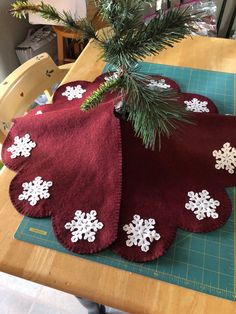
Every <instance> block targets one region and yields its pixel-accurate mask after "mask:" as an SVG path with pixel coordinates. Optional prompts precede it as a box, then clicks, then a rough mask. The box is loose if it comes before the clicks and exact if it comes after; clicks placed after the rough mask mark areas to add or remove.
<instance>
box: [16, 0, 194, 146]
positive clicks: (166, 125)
mask: <svg viewBox="0 0 236 314" xmlns="http://www.w3.org/2000/svg"><path fill="white" fill-rule="evenodd" d="M95 3H96V5H97V8H98V14H99V16H100V18H101V19H102V20H104V21H105V22H107V24H108V25H109V26H110V29H109V30H106V31H102V32H100V34H99V35H98V34H97V33H96V30H95V28H94V26H93V25H92V23H91V22H90V21H88V19H83V20H82V21H77V20H76V19H75V18H74V17H73V16H72V15H71V13H70V12H65V11H63V12H62V13H60V12H58V11H57V10H56V9H55V8H54V7H53V6H51V5H48V4H44V3H43V2H41V3H40V4H38V5H35V4H32V3H30V2H26V1H16V2H15V3H14V4H13V5H12V10H11V13H12V14H13V15H14V16H16V17H19V18H21V17H22V16H24V17H25V14H26V13H27V12H31V13H39V14H40V15H41V16H42V17H43V18H46V19H49V20H52V21H56V22H60V23H61V24H63V25H64V26H66V27H67V28H69V29H71V30H73V31H74V32H79V33H82V34H83V36H84V38H86V39H92V40H94V41H95V42H96V43H97V44H98V45H99V46H100V48H101V57H102V58H103V59H104V60H105V61H106V62H108V63H110V64H111V65H112V66H113V67H114V69H115V71H118V73H120V75H119V78H118V79H113V80H110V81H109V82H105V83H104V84H102V85H101V86H99V88H98V89H97V90H96V91H94V92H93V93H92V95H91V96H90V97H89V98H88V99H86V100H85V102H84V103H83V105H82V106H81V109H82V110H88V109H90V108H94V107H96V106H97V105H98V104H99V103H100V102H101V100H102V97H103V96H104V95H105V94H106V93H107V92H109V91H111V90H113V89H120V91H121V93H122V99H124V102H123V109H124V110H126V112H127V116H128V120H130V121H131V123H132V124H133V126H134V130H135V132H136V134H137V136H139V137H141V138H142V139H143V142H144V144H145V146H146V147H152V148H154V145H155V140H156V135H158V137H159V138H160V137H161V136H162V135H167V136H168V135H169V134H170V132H171V130H173V128H175V126H176V122H177V121H185V122H186V121H187V116H186V111H184V110H183V108H181V107H180V106H178V105H176V101H177V96H176V95H174V94H173V93H172V92H170V91H163V90H160V89H150V88H149V87H148V80H147V77H145V76H144V75H140V74H138V73H137V69H136V67H137V64H138V62H139V61H140V60H143V59H144V58H145V57H146V56H150V55H153V54H156V53H159V52H160V51H162V50H163V49H165V48H166V47H172V46H173V44H174V43H176V42H179V41H181V40H182V39H183V38H184V37H186V36H189V35H191V33H192V32H194V22H195V21H196V20H197V16H196V15H192V14H191V12H190V9H189V8H187V9H184V10H182V9H179V8H174V9H170V10H167V11H159V12H157V14H156V16H155V17H154V18H153V19H152V20H151V21H150V22H149V23H146V22H145V21H144V19H143V10H144V8H145V6H147V5H151V4H152V3H153V1H152V0H95Z"/></svg>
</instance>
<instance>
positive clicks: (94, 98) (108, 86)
mask: <svg viewBox="0 0 236 314" xmlns="http://www.w3.org/2000/svg"><path fill="white" fill-rule="evenodd" d="M120 81H121V79H120V77H117V78H114V79H110V80H108V81H106V82H104V83H102V84H100V86H99V87H98V89H96V90H95V91H94V92H93V93H92V94H91V95H90V96H89V97H88V98H87V99H86V100H85V101H84V102H83V104H82V105H81V107H80V108H81V110H82V111H88V110H89V109H92V108H95V107H97V106H98V105H99V103H100V102H101V101H102V99H103V97H104V95H105V94H106V93H108V92H109V91H111V90H114V89H115V88H117V87H118V86H119V83H120Z"/></svg>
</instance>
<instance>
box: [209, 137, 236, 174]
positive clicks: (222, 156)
mask: <svg viewBox="0 0 236 314" xmlns="http://www.w3.org/2000/svg"><path fill="white" fill-rule="evenodd" d="M212 155H213V157H215V159H216V164H215V168H216V169H217V170H220V169H225V170H227V171H228V172H229V173H230V174H233V173H234V168H235V167H236V149H235V148H234V147H231V146H230V143H228V142H227V143H224V145H223V147H221V149H219V150H214V151H213V152H212Z"/></svg>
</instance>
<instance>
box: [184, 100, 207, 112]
mask: <svg viewBox="0 0 236 314" xmlns="http://www.w3.org/2000/svg"><path fill="white" fill-rule="evenodd" d="M184 103H185V105H187V106H186V110H187V111H193V112H209V111H210V110H209V109H208V108H207V105H208V102H207V101H200V100H199V99H197V98H193V99H192V100H185V101H184Z"/></svg>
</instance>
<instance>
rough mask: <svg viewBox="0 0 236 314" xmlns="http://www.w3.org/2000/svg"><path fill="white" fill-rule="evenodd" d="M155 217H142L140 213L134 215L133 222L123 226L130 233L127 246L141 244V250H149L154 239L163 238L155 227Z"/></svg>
mask: <svg viewBox="0 0 236 314" xmlns="http://www.w3.org/2000/svg"><path fill="white" fill-rule="evenodd" d="M155 223H156V221H155V219H152V218H150V219H141V218H140V216H139V215H134V216H133V220H132V223H130V224H128V225H124V226H123V230H124V231H126V233H127V234H128V240H127V241H126V245H127V246H129V247H130V246H133V245H135V246H140V247H141V251H143V252H147V251H149V246H150V244H151V243H152V242H153V241H154V240H156V241H157V240H159V239H160V238H161V236H160V234H159V233H157V232H156V231H155V230H153V229H154V227H155Z"/></svg>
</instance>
